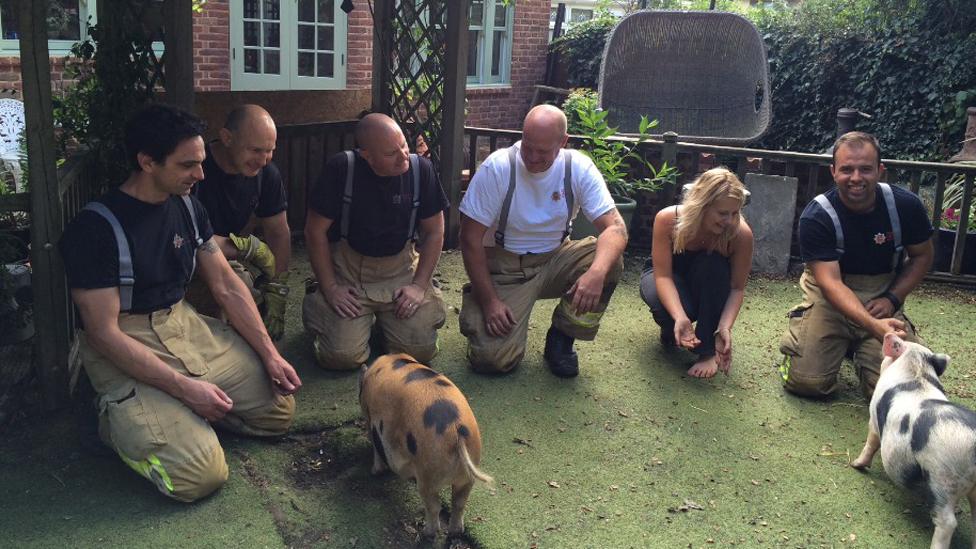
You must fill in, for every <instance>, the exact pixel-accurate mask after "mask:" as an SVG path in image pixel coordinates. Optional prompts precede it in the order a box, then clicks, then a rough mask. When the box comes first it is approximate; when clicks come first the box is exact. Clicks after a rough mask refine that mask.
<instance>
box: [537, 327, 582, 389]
mask: <svg viewBox="0 0 976 549" xmlns="http://www.w3.org/2000/svg"><path fill="white" fill-rule="evenodd" d="M574 341H575V339H573V338H571V337H569V336H568V335H566V334H564V333H562V332H560V331H559V330H557V329H556V328H555V327H550V328H549V331H548V332H546V350H545V351H544V352H543V354H542V356H543V357H544V358H545V359H546V362H547V363H549V370H550V371H552V373H553V374H555V375H557V376H559V377H576V376H577V375H578V374H579V356H577V355H576V351H575V350H573V342H574Z"/></svg>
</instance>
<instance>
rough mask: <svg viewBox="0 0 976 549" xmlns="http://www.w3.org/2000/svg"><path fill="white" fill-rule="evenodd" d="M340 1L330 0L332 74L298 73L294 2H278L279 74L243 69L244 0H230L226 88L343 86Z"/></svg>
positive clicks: (344, 25)
mask: <svg viewBox="0 0 976 549" xmlns="http://www.w3.org/2000/svg"><path fill="white" fill-rule="evenodd" d="M341 3H342V2H341V0H335V2H334V8H333V9H334V10H335V14H334V22H335V23H334V27H333V30H334V34H333V43H334V47H335V50H333V51H334V55H335V65H334V66H333V76H332V77H331V78H328V77H319V76H299V75H298V24H299V21H298V2H297V1H296V0H281V2H280V4H279V21H280V25H281V28H280V30H279V41H280V42H279V48H280V52H281V58H280V60H279V67H280V69H281V73H280V74H257V73H248V72H244V0H231V1H230V65H231V76H230V89H231V91H274V90H341V89H345V87H346V67H347V55H346V50H347V44H346V34H347V29H348V27H349V23H348V19H347V16H346V13H345V12H344V11H342V10H341V9H339V6H340V5H341Z"/></svg>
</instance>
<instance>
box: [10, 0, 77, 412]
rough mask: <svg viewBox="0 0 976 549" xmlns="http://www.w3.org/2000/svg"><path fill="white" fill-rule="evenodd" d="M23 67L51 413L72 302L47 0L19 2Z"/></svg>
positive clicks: (37, 303)
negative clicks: (62, 242)
mask: <svg viewBox="0 0 976 549" xmlns="http://www.w3.org/2000/svg"><path fill="white" fill-rule="evenodd" d="M17 4H18V8H19V12H18V14H19V16H20V17H19V20H20V33H21V34H20V61H21V65H20V66H21V79H22V81H23V84H24V89H23V94H24V116H25V119H26V122H27V125H26V127H25V129H24V134H25V135H26V136H27V165H28V168H29V172H30V174H29V175H30V194H31V266H32V268H33V273H32V275H31V285H32V287H33V291H34V330H35V332H34V334H35V335H34V367H35V369H36V371H37V377H38V380H39V381H40V385H41V391H42V393H43V395H42V396H43V403H44V407H45V408H46V409H48V410H53V409H55V408H57V407H58V406H61V405H64V404H66V400H67V396H68V338H69V337H70V334H68V296H67V291H66V289H65V283H64V265H63V264H62V262H61V255H60V254H59V253H58V252H57V250H56V249H55V245H56V244H57V242H58V239H59V238H60V237H61V228H62V224H63V223H62V219H61V195H60V192H59V190H58V173H57V169H56V161H57V155H56V153H55V146H54V113H53V111H52V107H51V76H50V75H51V62H50V58H49V57H48V49H47V9H48V0H20V1H19V2H18V3H17Z"/></svg>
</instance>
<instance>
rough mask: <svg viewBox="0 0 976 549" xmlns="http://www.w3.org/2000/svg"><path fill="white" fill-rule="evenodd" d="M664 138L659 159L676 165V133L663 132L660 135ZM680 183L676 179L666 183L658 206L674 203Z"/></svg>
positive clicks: (670, 164) (669, 164)
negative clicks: (662, 198)
mask: <svg viewBox="0 0 976 549" xmlns="http://www.w3.org/2000/svg"><path fill="white" fill-rule="evenodd" d="M662 137H663V138H664V144H663V145H661V160H662V161H664V162H667V163H668V166H677V165H678V134H677V133H675V132H664V135H663V136H662ZM679 185H680V183H679V182H678V180H677V179H675V181H674V182H673V183H670V184H668V186H667V187H665V188H664V189H662V190H663V191H664V203H663V204H660V207H662V208H663V207H665V206H669V205H671V204H673V203H674V200H675V198H676V197H677V196H678V187H679Z"/></svg>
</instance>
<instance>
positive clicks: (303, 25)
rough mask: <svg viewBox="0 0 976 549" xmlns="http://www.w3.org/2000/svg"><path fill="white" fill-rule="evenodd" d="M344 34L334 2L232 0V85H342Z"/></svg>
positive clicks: (255, 87) (248, 87) (238, 87)
mask: <svg viewBox="0 0 976 549" xmlns="http://www.w3.org/2000/svg"><path fill="white" fill-rule="evenodd" d="M345 32H346V19H345V13H343V12H342V11H341V10H339V9H338V5H337V2H336V1H335V0H231V64H232V71H231V89H233V90H282V89H329V88H332V89H335V88H342V87H343V86H345V70H344V68H345V43H346V36H345Z"/></svg>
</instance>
